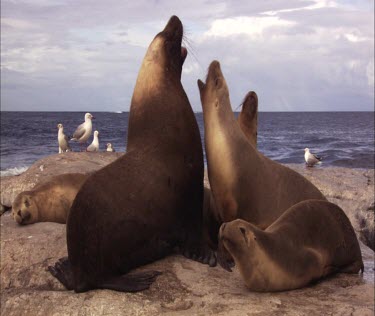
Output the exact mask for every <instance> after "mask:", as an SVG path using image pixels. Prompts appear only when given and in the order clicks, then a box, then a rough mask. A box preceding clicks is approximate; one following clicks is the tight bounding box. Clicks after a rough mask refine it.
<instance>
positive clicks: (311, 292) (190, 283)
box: [0, 153, 374, 316]
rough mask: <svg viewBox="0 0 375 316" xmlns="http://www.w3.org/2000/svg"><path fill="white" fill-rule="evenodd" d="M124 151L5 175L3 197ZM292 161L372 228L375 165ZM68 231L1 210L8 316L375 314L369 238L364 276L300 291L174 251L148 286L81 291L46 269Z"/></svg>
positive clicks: (47, 161)
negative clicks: (261, 284)
mask: <svg viewBox="0 0 375 316" xmlns="http://www.w3.org/2000/svg"><path fill="white" fill-rule="evenodd" d="M93 155H96V156H93ZM120 155H121V154H119V153H115V154H112V153H94V154H92V153H68V154H64V155H54V156H50V157H46V158H44V159H42V160H39V161H37V162H36V163H35V164H34V165H33V166H32V167H30V169H29V170H28V171H27V172H25V173H24V174H22V175H20V176H17V177H8V178H9V179H8V180H6V181H8V182H6V185H5V186H4V183H3V179H4V178H1V180H2V184H1V187H2V188H1V195H2V201H3V194H4V195H5V196H8V197H7V198H8V199H9V200H11V197H10V196H11V194H15V193H12V190H13V191H14V190H16V189H14V188H13V189H12V187H13V186H15V188H17V190H20V188H22V185H23V181H25V183H26V184H27V185H30V186H33V185H35V184H36V183H38V181H44V180H46V179H48V177H50V176H52V175H55V174H60V173H65V171H66V172H82V173H85V172H91V171H94V170H97V169H99V168H101V167H103V166H104V165H106V164H108V163H110V162H111V161H113V160H115V159H116V158H118V157H119V156H120ZM93 158H94V159H93ZM61 166H64V167H63V168H62V167H61ZM288 166H289V167H291V168H293V169H295V170H296V171H298V172H300V173H301V174H303V175H304V176H306V177H307V178H308V179H309V180H311V181H312V182H313V183H314V184H315V185H316V186H317V187H318V188H319V189H321V190H322V191H323V193H324V194H325V195H326V196H327V198H328V199H329V200H330V201H332V202H334V203H337V204H338V205H340V206H341V207H342V208H343V209H344V211H345V212H346V213H347V215H348V217H349V218H350V219H351V221H352V223H353V226H354V227H355V229H356V230H357V233H359V235H360V236H361V230H363V228H364V227H367V228H369V227H370V228H371V224H372V232H373V217H372V222H371V214H372V216H373V214H374V210H373V202H374V170H360V169H347V168H305V167H304V166H303V165H288ZM205 182H206V183H207V179H206V180H205ZM26 184H25V185H26ZM3 189H4V191H3ZM17 194H18V193H17ZM2 203H3V202H2ZM371 205H372V206H371ZM367 215H368V218H366V219H365V220H364V219H363V217H365V216H367ZM361 225H362V226H361ZM65 229H66V226H65V225H64V224H57V223H37V224H32V225H28V226H18V225H17V224H16V223H15V222H14V221H13V220H12V218H11V216H10V213H9V212H7V213H5V214H4V215H3V216H1V253H0V258H1V259H0V260H1V261H0V269H1V270H0V271H1V275H0V285H1V315H43V316H44V315H159V314H163V315H285V314H288V315H358V316H359V315H374V252H373V251H372V250H371V249H369V248H368V247H366V246H365V245H363V244H362V243H361V249H362V255H363V259H364V263H365V273H364V274H363V275H360V274H358V275H349V274H336V275H334V276H331V277H329V278H327V279H324V280H322V281H321V282H319V283H317V284H315V285H312V286H309V287H306V288H303V289H299V290H294V291H287V292H279V293H255V292H250V291H248V290H247V289H246V287H245V285H244V283H243V281H242V279H241V277H240V275H239V273H238V270H237V269H234V272H233V273H229V272H226V271H224V270H223V269H222V268H220V267H215V268H210V267H208V266H205V265H202V264H200V263H197V262H193V261H191V260H188V259H186V258H183V257H181V256H170V257H167V258H165V259H163V260H160V261H157V262H155V263H152V264H150V265H148V266H144V267H142V268H140V269H139V270H149V269H150V270H151V269H152V270H159V271H161V272H162V275H160V276H159V277H158V279H157V280H156V282H155V283H154V284H153V285H152V286H151V288H150V289H149V290H146V291H143V292H140V293H119V292H114V291H109V290H95V291H90V292H87V293H81V294H75V293H73V292H72V291H66V290H65V288H64V287H63V286H62V285H61V284H60V283H59V282H58V281H57V280H56V279H55V278H54V277H53V276H52V275H51V274H50V273H49V272H48V271H46V269H47V267H48V265H51V264H53V263H54V262H55V261H56V260H58V259H59V258H60V257H63V256H66V255H67V250H66V236H65ZM361 239H362V237H361Z"/></svg>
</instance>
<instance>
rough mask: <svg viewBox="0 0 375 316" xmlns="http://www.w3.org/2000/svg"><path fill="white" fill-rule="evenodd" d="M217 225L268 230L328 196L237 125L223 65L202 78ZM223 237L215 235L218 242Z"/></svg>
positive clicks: (202, 98)
mask: <svg viewBox="0 0 375 316" xmlns="http://www.w3.org/2000/svg"><path fill="white" fill-rule="evenodd" d="M198 87H199V91H200V97H201V102H202V108H203V117H204V129H205V148H206V155H207V156H206V157H207V171H208V178H209V181H210V186H211V192H212V194H213V198H214V201H215V207H214V208H212V210H213V211H214V212H215V214H213V215H212V216H211V218H214V219H215V220H216V223H212V224H211V225H213V226H214V227H217V226H218V225H220V224H222V223H223V222H230V221H232V220H234V219H237V218H241V219H244V220H246V221H248V222H251V223H252V224H254V225H256V226H258V227H259V228H261V229H264V228H266V227H268V226H269V225H271V224H272V223H273V222H274V221H275V220H276V219H277V218H278V217H279V216H280V215H281V214H282V213H283V212H285V211H286V210H287V209H288V208H289V207H291V206H292V205H294V204H296V203H298V202H300V201H302V200H307V199H318V200H320V199H321V200H325V197H324V195H323V194H322V193H321V192H320V191H319V190H318V189H317V188H316V187H315V186H314V185H313V184H312V183H311V182H310V181H308V180H307V179H305V178H304V177H303V176H301V175H300V174H298V173H297V172H295V171H293V170H291V169H289V168H287V167H285V166H283V165H281V164H279V163H277V162H274V161H272V160H270V159H268V158H267V157H265V156H263V155H262V154H261V153H260V152H259V151H258V150H257V149H256V148H255V147H254V146H252V145H251V144H250V143H249V141H248V139H247V137H246V136H245V134H244V133H243V132H242V131H241V128H240V126H239V124H238V123H237V121H236V119H235V117H234V114H233V111H232V108H231V105H230V100H229V91H228V87H227V84H226V82H225V79H224V76H223V74H222V72H221V69H220V64H219V62H218V61H213V62H212V63H211V64H210V67H209V70H208V74H207V79H206V84H204V83H203V82H202V81H201V80H198ZM217 233H218V231H217V232H216V233H215V234H214V235H213V236H211V238H213V239H214V240H213V241H214V243H216V244H217Z"/></svg>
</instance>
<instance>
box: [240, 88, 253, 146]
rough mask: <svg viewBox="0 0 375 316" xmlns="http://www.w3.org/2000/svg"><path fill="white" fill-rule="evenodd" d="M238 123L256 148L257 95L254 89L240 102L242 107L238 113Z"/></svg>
mask: <svg viewBox="0 0 375 316" xmlns="http://www.w3.org/2000/svg"><path fill="white" fill-rule="evenodd" d="M238 124H239V125H240V128H241V130H242V132H243V133H244V134H245V136H246V138H247V139H248V141H249V143H250V144H251V145H253V146H254V147H255V148H256V147H257V137H258V96H257V94H256V93H255V92H254V91H250V92H249V93H248V94H246V96H245V98H244V100H243V102H242V109H241V112H240V114H239V115H238Z"/></svg>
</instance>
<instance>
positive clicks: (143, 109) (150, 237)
mask: <svg viewBox="0 0 375 316" xmlns="http://www.w3.org/2000/svg"><path fill="white" fill-rule="evenodd" d="M182 34H183V28H182V24H181V21H180V20H179V19H178V18H177V17H176V16H173V17H171V19H170V20H169V22H168V24H167V25H166V27H165V28H164V30H163V31H162V32H160V33H159V34H158V35H156V37H155V38H154V40H153V41H152V43H151V44H150V46H149V48H148V51H147V53H146V56H145V58H144V61H143V64H142V66H141V69H140V72H139V75H138V79H137V83H136V86H135V89H134V93H133V98H132V104H131V108H130V116H129V131H128V137H129V138H128V146H127V153H126V154H125V155H123V156H122V157H120V158H119V159H117V160H116V161H114V162H113V163H111V164H110V165H108V166H106V167H104V168H103V169H101V170H99V171H97V172H96V173H94V174H93V175H92V176H91V177H90V178H89V179H88V180H87V181H86V182H85V184H84V185H83V186H82V189H81V190H80V191H79V193H78V194H77V197H76V199H75V200H74V202H73V205H72V208H71V212H70V214H69V218H68V222H67V246H68V258H63V259H61V260H60V261H59V262H57V263H56V264H55V266H53V267H52V266H51V267H49V270H50V272H51V273H52V274H53V275H54V276H55V277H56V278H58V279H59V280H60V281H61V282H62V283H63V284H64V286H65V287H66V288H67V289H69V290H74V291H76V292H84V291H88V290H91V289H98V288H100V289H103V288H105V289H112V290H117V291H124V292H134V291H141V290H144V289H147V288H148V287H149V286H150V285H151V284H152V282H153V281H154V280H155V278H156V276H157V275H159V274H160V273H159V272H158V271H149V272H142V273H137V274H134V273H128V272H130V271H131V270H132V269H134V268H136V267H139V266H141V265H144V264H146V263H150V262H152V261H155V260H157V259H159V258H162V257H164V256H166V255H168V254H170V253H172V251H173V249H174V248H175V247H184V246H186V245H187V246H194V239H195V238H194V234H195V233H196V229H197V227H199V226H201V225H199V221H201V220H202V204H203V153H202V145H201V141H200V134H199V130H198V125H197V122H196V120H195V117H194V113H193V111H192V108H191V106H190V103H189V100H188V98H187V96H186V94H185V92H184V90H183V87H182V85H181V81H180V80H181V72H182V65H183V62H184V60H185V58H186V54H187V51H186V49H185V48H183V47H181V41H182ZM197 231H198V232H200V231H199V230H197ZM192 237H193V238H192Z"/></svg>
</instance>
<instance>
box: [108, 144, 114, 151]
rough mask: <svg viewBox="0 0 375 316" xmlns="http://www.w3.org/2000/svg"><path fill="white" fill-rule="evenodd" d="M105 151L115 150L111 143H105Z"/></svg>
mask: <svg viewBox="0 0 375 316" xmlns="http://www.w3.org/2000/svg"><path fill="white" fill-rule="evenodd" d="M107 151H112V152H115V149H114V148H113V146H112V144H111V143H107Z"/></svg>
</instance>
